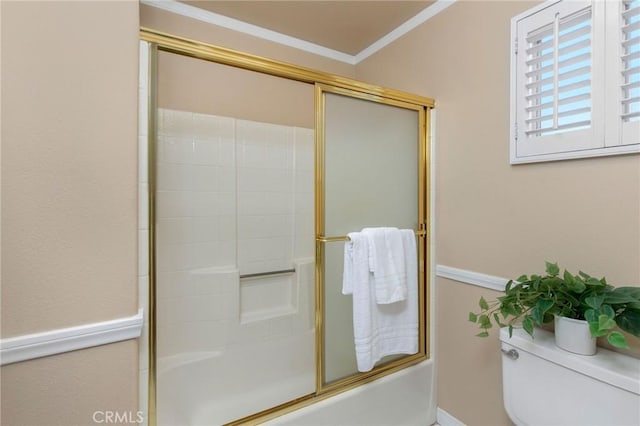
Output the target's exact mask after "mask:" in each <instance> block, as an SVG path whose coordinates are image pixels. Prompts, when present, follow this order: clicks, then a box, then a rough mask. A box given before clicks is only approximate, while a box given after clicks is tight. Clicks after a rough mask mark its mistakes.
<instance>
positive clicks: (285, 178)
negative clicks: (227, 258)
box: [236, 120, 295, 274]
mask: <svg viewBox="0 0 640 426" xmlns="http://www.w3.org/2000/svg"><path fill="white" fill-rule="evenodd" d="M294 131H295V130H294V128H292V127H287V126H280V125H275V124H268V123H257V122H254V121H246V120H237V122H236V141H237V143H236V152H237V159H238V169H237V176H238V267H239V269H240V273H241V274H251V273H259V272H266V271H275V270H282V269H289V268H291V267H292V266H293V265H292V259H293V235H294V234H293V230H294V208H293V204H294V175H293V170H294V168H293V167H294V163H293V152H294V146H295V133H294Z"/></svg>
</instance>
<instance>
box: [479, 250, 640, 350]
mask: <svg viewBox="0 0 640 426" xmlns="http://www.w3.org/2000/svg"><path fill="white" fill-rule="evenodd" d="M479 305H480V312H477V313H476V312H469V321H471V322H474V323H477V324H478V326H479V327H480V330H481V331H480V333H478V334H477V336H479V337H487V336H489V329H491V328H492V327H493V326H494V324H495V325H497V326H499V327H508V329H509V336H511V335H512V333H513V327H514V325H517V324H521V325H522V328H523V329H524V330H525V331H526V332H527V333H529V335H531V336H532V337H533V330H534V325H538V326H542V325H543V324H547V323H550V322H551V321H553V318H554V315H559V316H564V317H568V318H573V319H579V320H586V321H587V322H588V323H589V330H590V331H591V336H593V337H600V336H607V340H608V341H609V343H610V344H611V345H613V346H615V347H618V348H625V349H628V348H629V344H628V342H627V339H626V337H625V335H624V334H622V333H620V332H619V331H617V330H616V329H615V328H616V326H617V327H619V328H620V329H622V330H624V331H626V332H628V333H630V334H631V335H633V336H635V337H637V338H640V287H613V286H611V285H609V284H607V281H606V280H605V279H604V278H600V279H598V278H594V277H592V276H590V275H588V274H586V273H584V272H582V271H580V272H579V273H578V274H577V275H573V274H572V273H570V272H568V271H567V270H565V271H564V273H563V274H562V276H560V268H559V267H558V264H557V263H550V262H546V274H545V275H535V274H534V275H531V276H527V275H522V276H520V277H518V278H517V279H516V280H515V281H514V280H509V282H507V285H506V287H505V290H504V295H503V296H501V297H498V298H496V300H492V301H490V302H489V301H487V300H485V298H484V297H481V298H480V302H479Z"/></svg>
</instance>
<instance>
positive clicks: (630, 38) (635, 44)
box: [620, 0, 640, 145]
mask: <svg viewBox="0 0 640 426" xmlns="http://www.w3.org/2000/svg"><path fill="white" fill-rule="evenodd" d="M620 11H621V19H620V22H621V23H622V31H621V46H620V53H621V61H620V64H621V74H622V76H621V79H620V80H621V90H620V94H621V99H620V102H621V108H620V120H621V121H622V123H621V131H622V135H621V144H622V145H628V144H634V143H639V142H640V0H625V1H622V2H621V9H620Z"/></svg>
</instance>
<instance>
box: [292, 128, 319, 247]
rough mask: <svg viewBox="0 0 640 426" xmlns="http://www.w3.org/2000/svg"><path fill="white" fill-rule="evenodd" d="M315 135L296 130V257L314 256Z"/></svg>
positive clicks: (304, 130)
mask: <svg viewBox="0 0 640 426" xmlns="http://www.w3.org/2000/svg"><path fill="white" fill-rule="evenodd" d="M314 146H315V145H314V134H313V130H312V129H303V128H300V127H296V128H295V154H294V171H295V176H294V220H295V227H294V233H293V234H294V236H295V239H294V250H293V251H294V253H295V255H294V256H295V258H296V259H300V258H307V257H311V258H312V257H314V255H315V232H314V227H315V222H314V217H315V216H314V215H315V209H314V205H315V201H314V181H315V177H314V165H315V162H314V158H315V152H314V150H315V148H314Z"/></svg>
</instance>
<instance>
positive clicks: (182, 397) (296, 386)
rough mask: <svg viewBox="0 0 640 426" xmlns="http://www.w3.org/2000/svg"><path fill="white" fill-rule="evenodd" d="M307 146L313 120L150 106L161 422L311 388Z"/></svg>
mask: <svg viewBox="0 0 640 426" xmlns="http://www.w3.org/2000/svg"><path fill="white" fill-rule="evenodd" d="M313 145H314V142H313V130H312V129H304V128H297V127H289V126H283V125H276V124H269V123H260V122H255V121H247V120H240V119H235V118H230V117H220V116H212V115H205V114H198V113H191V112H185V111H176V110H169V109H160V110H159V111H158V145H157V149H158V153H157V176H158V178H157V192H156V197H157V212H156V213H157V224H156V229H157V271H158V272H157V304H158V306H157V308H158V309H157V336H158V337H157V342H158V346H157V347H158V349H157V357H158V407H159V411H158V424H159V425H162V424H221V423H226V422H229V421H232V420H235V419H237V418H240V417H244V416H246V415H250V414H252V413H254V412H257V411H260V410H263V409H266V408H269V407H272V406H274V405H277V404H280V403H282V402H286V401H288V400H291V399H294V398H297V397H299V396H301V395H304V394H308V393H310V392H313V390H314V389H315V364H314V353H315V352H314V320H313V313H314V262H315V260H314V248H315V245H314V244H315V243H314V199H313V190H314V177H313V155H314V146H313ZM291 269H293V270H295V272H291V273H283V274H278V275H268V276H264V277H254V276H252V277H248V278H241V276H242V275H252V274H258V273H263V272H270V271H281V270H291ZM262 386H265V389H262V388H261V387H262ZM267 386H268V389H267V388H266V387H267ZM232 388H233V389H236V390H237V391H238V392H240V394H241V395H242V397H240V396H238V395H236V396H235V397H232V396H231V395H230V394H229V390H230V389H232ZM274 389H277V390H278V391H277V392H274ZM253 396H255V398H254V397H253ZM163 400H165V401H167V403H162V401H163ZM168 400H171V403H168ZM207 401H211V404H213V401H215V405H211V404H208V403H207ZM238 401H241V402H242V403H241V404H240V403H239V402H238ZM196 407H197V408H196Z"/></svg>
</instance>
